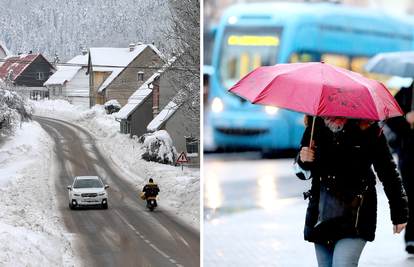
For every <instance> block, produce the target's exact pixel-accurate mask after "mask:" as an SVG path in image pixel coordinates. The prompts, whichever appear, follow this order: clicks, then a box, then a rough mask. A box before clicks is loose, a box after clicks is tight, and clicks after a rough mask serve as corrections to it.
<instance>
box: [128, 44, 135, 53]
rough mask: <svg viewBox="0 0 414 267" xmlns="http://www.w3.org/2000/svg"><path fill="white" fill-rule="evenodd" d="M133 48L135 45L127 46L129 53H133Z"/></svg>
mask: <svg viewBox="0 0 414 267" xmlns="http://www.w3.org/2000/svg"><path fill="white" fill-rule="evenodd" d="M134 48H135V44H130V45H129V52H132V51H134Z"/></svg>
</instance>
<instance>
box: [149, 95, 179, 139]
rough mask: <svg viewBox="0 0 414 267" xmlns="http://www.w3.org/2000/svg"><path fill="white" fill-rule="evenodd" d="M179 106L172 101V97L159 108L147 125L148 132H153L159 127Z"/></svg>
mask: <svg viewBox="0 0 414 267" xmlns="http://www.w3.org/2000/svg"><path fill="white" fill-rule="evenodd" d="M179 107H180V106H179V105H178V104H176V103H175V102H174V99H173V100H172V101H170V103H168V105H167V106H166V107H165V108H164V109H163V110H161V112H160V113H159V114H158V115H157V117H155V118H154V119H153V120H152V121H151V122H150V123H149V124H148V126H147V130H148V131H149V132H155V131H158V130H159V129H161V127H162V126H163V125H164V123H165V122H166V121H168V119H169V118H171V116H172V115H173V114H174V113H175V112H176V111H177V110H178V108H179Z"/></svg>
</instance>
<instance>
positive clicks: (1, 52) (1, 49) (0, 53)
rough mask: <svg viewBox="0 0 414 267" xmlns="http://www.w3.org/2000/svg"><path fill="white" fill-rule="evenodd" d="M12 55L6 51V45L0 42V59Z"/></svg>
mask: <svg viewBox="0 0 414 267" xmlns="http://www.w3.org/2000/svg"><path fill="white" fill-rule="evenodd" d="M11 55H12V53H11V52H10V51H9V50H8V49H7V47H6V45H5V44H4V43H3V42H2V41H0V59H3V58H6V57H9V56H11Z"/></svg>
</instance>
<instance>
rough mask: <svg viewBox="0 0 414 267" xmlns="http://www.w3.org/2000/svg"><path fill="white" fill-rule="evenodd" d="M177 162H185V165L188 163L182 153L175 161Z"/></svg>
mask: <svg viewBox="0 0 414 267" xmlns="http://www.w3.org/2000/svg"><path fill="white" fill-rule="evenodd" d="M177 162H181V163H183V162H185V163H188V159H187V156H186V155H185V153H184V151H183V152H181V154H180V156H179V157H178V159H177Z"/></svg>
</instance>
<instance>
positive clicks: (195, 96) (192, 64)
mask: <svg viewBox="0 0 414 267" xmlns="http://www.w3.org/2000/svg"><path fill="white" fill-rule="evenodd" d="M168 7H169V15H168V16H167V20H168V26H167V27H164V28H160V27H159V28H158V30H159V32H161V33H162V34H163V35H164V38H165V40H164V42H160V46H161V49H162V50H163V52H164V53H166V54H167V55H169V57H170V58H171V57H175V61H174V63H172V65H171V66H170V67H169V68H167V70H166V71H165V73H164V75H166V76H167V77H168V79H169V80H170V83H171V86H172V87H173V89H174V91H175V92H176V94H175V95H174V96H169V98H170V100H173V102H174V103H176V104H177V105H179V106H180V118H181V121H182V125H183V127H184V129H185V131H184V132H182V133H180V134H182V135H183V136H185V137H190V138H193V140H197V142H199V139H200V1H199V0H168ZM161 94H162V92H161Z"/></svg>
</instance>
